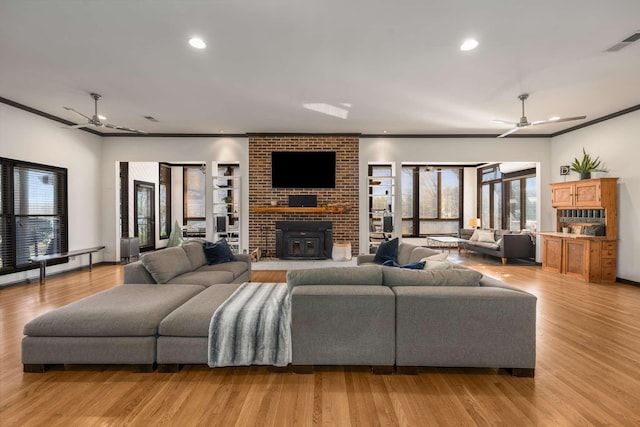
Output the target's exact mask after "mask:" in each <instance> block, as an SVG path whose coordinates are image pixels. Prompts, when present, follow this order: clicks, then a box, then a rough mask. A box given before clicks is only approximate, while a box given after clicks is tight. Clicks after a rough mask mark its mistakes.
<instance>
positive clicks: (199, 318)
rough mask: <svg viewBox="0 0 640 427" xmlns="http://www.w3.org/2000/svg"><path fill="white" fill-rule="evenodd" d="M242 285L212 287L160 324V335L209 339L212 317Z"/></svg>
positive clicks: (177, 309) (183, 305)
mask: <svg viewBox="0 0 640 427" xmlns="http://www.w3.org/2000/svg"><path fill="white" fill-rule="evenodd" d="M239 286H240V284H222V285H215V286H210V287H209V288H207V289H205V290H204V291H202V292H200V293H199V294H198V295H196V296H195V297H193V298H191V299H190V300H189V301H187V302H185V303H184V304H182V305H181V306H180V307H178V308H176V309H175V310H174V311H173V312H172V313H171V314H169V315H168V316H167V317H165V318H164V320H163V321H162V322H160V326H159V327H158V333H159V334H160V335H165V336H176V337H208V336H209V324H210V323H211V316H213V313H215V311H216V310H217V309H218V307H220V305H222V303H223V302H225V301H226V300H227V298H229V296H231V294H233V293H234V292H235V290H236V289H238V287H239Z"/></svg>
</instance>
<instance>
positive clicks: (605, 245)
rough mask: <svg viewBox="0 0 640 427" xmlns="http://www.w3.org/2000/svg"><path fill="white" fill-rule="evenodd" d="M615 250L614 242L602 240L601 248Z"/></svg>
mask: <svg viewBox="0 0 640 427" xmlns="http://www.w3.org/2000/svg"><path fill="white" fill-rule="evenodd" d="M611 249H613V250H615V249H616V242H602V250H603V251H606V250H611Z"/></svg>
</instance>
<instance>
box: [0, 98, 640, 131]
mask: <svg viewBox="0 0 640 427" xmlns="http://www.w3.org/2000/svg"><path fill="white" fill-rule="evenodd" d="M0 103H3V104H6V105H10V106H12V107H14V108H18V109H20V110H23V111H27V112H29V113H32V114H36V115H38V116H40V117H44V118H46V119H49V120H53V121H55V122H58V123H62V124H64V125H67V126H73V125H76V124H77V123H74V122H71V121H69V120H66V119H63V118H60V117H57V116H54V115H53V114H49V113H45V112H44V111H40V110H38V109H36V108H33V107H29V106H28V105H24V104H21V103H19V102H16V101H12V100H10V99H7V98H3V97H1V96H0ZM637 110H640V104H637V105H634V106H632V107H629V108H625V109H623V110H620V111H616V112H615V113H611V114H607V115H606V116H602V117H599V118H597V119H593V120H590V121H588V122H586V123H581V124H579V125H577V126H573V127H570V128H568V129H564V130H561V131H558V132H555V133H550V134H535V135H533V134H521V133H519V134H511V135H509V136H507V137H505V139H508V138H553V137H556V136H560V135H564V134H566V133H569V132H573V131H576V130H579V129H583V128H585V127H588V126H592V125H595V124H598V123H602V122H604V121H607V120H611V119H615V118H616V117H620V116H623V115H625V114H628V113H632V112H634V111H637ZM78 130H81V131H84V132H88V133H91V134H93V135H97V136H100V137H109V138H246V137H251V136H259V137H265V136H266V137H269V136H274V137H278V136H350V137H358V138H425V139H427V138H429V139H431V138H433V139H435V138H469V139H471V138H497V137H498V135H500V134H496V133H492V134H482V133H480V134H478V133H471V134H468V133H444V134H437V133H435V134H434V133H425V134H391V133H384V134H373V133H358V132H351V133H346V132H345V133H327V132H318V133H314V132H247V133H145V134H138V133H105V132H99V131H97V130H94V129H90V128H79V129H78Z"/></svg>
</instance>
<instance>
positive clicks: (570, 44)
mask: <svg viewBox="0 0 640 427" xmlns="http://www.w3.org/2000/svg"><path fill="white" fill-rule="evenodd" d="M639 30H640V1H639V0H609V1H602V0H562V1H558V0H537V1H521V0H485V1H478V0H440V1H428V0H397V1H389V0H384V1H381V0H268V1H264V0H209V1H197V0H128V1H122V0H110V1H97V0H94V1H90V0H86V1H80V0H75V1H72V0H47V1H39V0H0V97H4V98H7V99H9V100H12V101H15V102H18V103H21V104H24V105H27V106H29V107H32V108H35V109H38V110H41V111H43V112H46V113H49V114H52V115H55V116H58V117H60V118H63V119H67V120H71V121H74V122H76V123H78V122H79V121H78V120H77V119H78V117H77V116H75V115H74V114H73V113H71V112H68V111H66V110H64V109H63V106H68V107H73V108H75V109H76V110H78V111H81V112H83V113H85V114H87V115H91V114H92V113H93V100H92V99H91V98H90V97H89V95H88V94H89V92H98V93H100V94H102V95H103V99H102V100H101V101H100V106H99V109H100V113H101V114H103V115H105V116H107V117H108V121H109V122H111V123H114V124H118V125H121V126H127V127H133V128H139V129H143V130H145V131H147V132H150V133H220V132H226V133H245V132H317V133H323V132H330V133H334V132H335V133H343V132H354V133H360V132H361V133H365V134H381V133H383V132H384V131H387V132H388V133H390V134H441V133H442V134H477V133H482V134H494V135H495V134H498V133H502V132H503V131H505V130H506V129H508V128H509V127H508V126H504V125H497V124H495V123H492V122H491V120H492V119H502V120H510V121H518V120H519V118H520V113H521V111H520V108H521V107H520V101H519V100H518V99H517V96H518V95H519V94H520V93H523V92H529V93H530V94H531V95H530V97H529V99H528V100H527V104H526V113H527V114H526V115H527V118H528V119H529V121H533V120H544V119H547V118H549V117H551V116H562V117H568V116H578V115H587V119H586V120H583V121H577V122H567V123H558V124H554V125H546V126H538V127H533V128H528V129H525V130H523V131H521V132H518V133H516V134H514V135H521V134H523V135H526V134H552V133H554V132H557V131H560V130H562V129H567V128H570V127H572V126H575V125H577V124H580V123H583V122H588V121H589V120H593V119H597V118H599V117H602V116H605V115H608V114H611V113H615V112H617V111H620V110H623V109H626V108H629V107H632V106H635V105H638V104H640V83H639V75H640V41H638V42H635V43H633V44H630V45H629V46H628V47H626V48H624V49H622V50H621V51H619V52H613V53H612V52H604V51H605V49H607V48H609V47H611V46H613V45H614V44H616V43H618V42H619V41H621V40H623V39H625V38H627V37H629V36H630V35H632V34H633V33H635V32H637V31H639ZM192 35H199V36H200V37H202V38H203V39H204V40H205V41H206V42H207V44H208V47H207V49H205V50H195V49H193V48H191V47H190V46H189V45H188V44H187V40H188V38H189V37H191V36H192ZM471 36H472V37H475V38H477V39H478V40H479V42H480V46H479V47H478V48H477V49H476V50H474V51H471V52H461V51H460V50H459V45H460V44H461V43H462V41H463V40H464V39H465V38H467V37H471ZM304 103H324V104H330V105H333V106H336V107H340V108H342V109H345V110H347V111H348V118H347V119H341V118H337V117H333V116H330V115H326V114H322V113H319V112H316V111H311V110H307V109H304V108H302V105H303V104H304ZM343 103H346V104H350V107H344V106H341V104H343ZM146 115H150V116H153V117H155V118H156V119H158V120H159V122H158V123H152V122H149V121H147V120H146V119H144V118H143V117H142V116H146ZM70 132H72V131H71V130H70Z"/></svg>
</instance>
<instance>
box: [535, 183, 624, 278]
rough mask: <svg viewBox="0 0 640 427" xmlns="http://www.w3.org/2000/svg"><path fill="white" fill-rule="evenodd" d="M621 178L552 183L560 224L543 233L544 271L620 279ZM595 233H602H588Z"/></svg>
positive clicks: (576, 276) (580, 276)
mask: <svg viewBox="0 0 640 427" xmlns="http://www.w3.org/2000/svg"><path fill="white" fill-rule="evenodd" d="M617 181H618V178H597V179H585V180H581V181H571V182H562V183H556V184H551V204H552V206H553V207H554V208H555V209H556V227H555V231H552V232H542V233H540V234H541V235H542V269H543V270H545V271H552V272H556V273H561V274H566V275H567V276H571V277H575V278H577V279H582V280H585V281H587V282H592V283H613V282H615V281H616V260H617V244H618V243H617V240H618V208H617V200H618V190H617ZM563 229H564V230H565V231H568V232H563ZM591 232H595V234H598V235H587V234H590V233H591ZM585 233H587V234H585Z"/></svg>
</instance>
